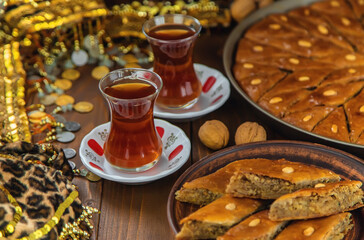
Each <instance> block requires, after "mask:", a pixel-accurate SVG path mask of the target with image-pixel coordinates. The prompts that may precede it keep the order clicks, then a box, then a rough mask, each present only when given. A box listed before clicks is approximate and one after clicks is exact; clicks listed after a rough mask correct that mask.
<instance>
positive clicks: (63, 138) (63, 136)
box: [56, 132, 75, 143]
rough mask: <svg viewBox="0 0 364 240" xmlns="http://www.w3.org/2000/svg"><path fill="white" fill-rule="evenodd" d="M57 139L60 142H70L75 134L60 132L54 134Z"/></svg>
mask: <svg viewBox="0 0 364 240" xmlns="http://www.w3.org/2000/svg"><path fill="white" fill-rule="evenodd" d="M56 137H57V141H58V142H61V143H68V142H72V141H73V140H74V139H75V134H73V133H71V132H61V133H58V134H57V135H56Z"/></svg>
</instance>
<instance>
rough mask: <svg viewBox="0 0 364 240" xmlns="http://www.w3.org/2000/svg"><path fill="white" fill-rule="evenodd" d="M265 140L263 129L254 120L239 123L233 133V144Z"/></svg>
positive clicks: (265, 135)
mask: <svg viewBox="0 0 364 240" xmlns="http://www.w3.org/2000/svg"><path fill="white" fill-rule="evenodd" d="M265 140H267V133H266V132H265V129H264V128H263V127H262V126H260V125H259V124H258V123H256V122H245V123H243V124H241V125H240V126H239V127H238V129H237V130H236V133H235V144H237V145H238V144H243V143H249V142H259V141H265Z"/></svg>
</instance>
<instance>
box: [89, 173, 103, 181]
mask: <svg viewBox="0 0 364 240" xmlns="http://www.w3.org/2000/svg"><path fill="white" fill-rule="evenodd" d="M86 178H87V179H88V180H89V181H91V182H97V181H100V180H101V177H99V176H97V175H96V174H95V173H93V172H88V173H87V174H86Z"/></svg>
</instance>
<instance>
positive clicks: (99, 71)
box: [91, 66, 110, 80]
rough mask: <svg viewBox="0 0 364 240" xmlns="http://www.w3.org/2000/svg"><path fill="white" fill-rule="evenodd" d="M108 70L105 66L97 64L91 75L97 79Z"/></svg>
mask: <svg viewBox="0 0 364 240" xmlns="http://www.w3.org/2000/svg"><path fill="white" fill-rule="evenodd" d="M109 72H110V70H109V68H108V67H106V66H97V67H95V68H94V69H93V70H92V72H91V76H92V77H93V78H95V79H97V80H100V79H101V78H102V77H103V76H105V75H106V74H108V73H109Z"/></svg>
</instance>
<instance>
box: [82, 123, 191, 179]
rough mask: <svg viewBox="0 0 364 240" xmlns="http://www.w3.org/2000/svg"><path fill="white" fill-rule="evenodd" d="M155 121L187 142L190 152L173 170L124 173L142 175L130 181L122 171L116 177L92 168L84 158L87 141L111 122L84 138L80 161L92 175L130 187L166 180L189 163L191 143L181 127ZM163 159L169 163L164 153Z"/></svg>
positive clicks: (100, 126)
mask: <svg viewBox="0 0 364 240" xmlns="http://www.w3.org/2000/svg"><path fill="white" fill-rule="evenodd" d="M154 121H155V123H156V125H163V126H169V127H171V128H174V129H175V130H176V131H177V132H180V134H181V136H182V137H183V139H182V140H181V141H180V142H185V143H184V144H183V145H184V147H187V152H188V154H187V156H185V155H182V156H184V157H183V158H182V159H181V160H180V161H179V162H178V163H177V164H175V165H174V166H173V167H172V168H170V169H167V170H165V171H162V172H158V174H156V175H151V176H142V174H143V173H145V171H144V172H139V173H132V172H125V171H124V173H125V174H133V175H134V174H135V175H141V176H139V177H137V178H132V179H130V178H129V179H128V178H126V177H123V176H122V170H120V171H121V175H115V174H107V173H105V172H104V171H101V170H99V169H96V168H93V167H92V166H90V164H89V161H87V158H86V156H84V153H83V151H82V150H84V149H85V148H86V145H87V144H86V139H89V138H90V136H92V135H93V134H94V132H95V130H96V129H98V128H102V127H105V126H107V125H109V124H110V122H106V123H103V124H100V125H98V126H96V127H94V128H93V129H92V130H91V131H90V132H89V133H88V134H86V135H85V136H84V137H83V138H82V140H81V144H80V147H79V155H80V159H81V162H82V164H83V165H84V166H85V167H86V168H87V169H88V170H89V171H91V172H92V173H94V174H96V175H98V176H99V177H101V178H103V179H107V180H110V181H114V182H120V183H124V184H129V185H139V184H145V183H149V182H152V181H155V180H158V179H161V178H164V177H166V176H169V175H171V174H173V173H175V172H176V171H178V170H179V169H180V168H181V167H182V166H183V165H184V164H185V163H186V162H187V161H188V159H189V157H190V155H191V141H190V139H189V138H188V137H187V135H186V133H185V132H184V131H183V130H182V129H181V128H180V127H178V126H176V125H174V124H171V123H169V122H168V121H165V120H162V119H157V118H155V119H154ZM157 123H159V124H157ZM163 157H164V158H166V159H165V160H167V161H168V158H167V156H166V154H165V152H164V151H163V153H162V156H161V158H163ZM101 158H103V160H104V161H107V160H106V159H105V156H104V155H102V156H101ZM157 164H158V163H157ZM157 164H156V165H155V166H153V168H154V167H156V166H157ZM153 168H151V169H153ZM147 171H148V170H147ZM113 176H115V177H116V178H117V179H116V178H115V177H113ZM120 177H121V179H120Z"/></svg>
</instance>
